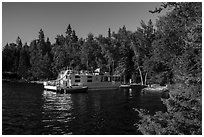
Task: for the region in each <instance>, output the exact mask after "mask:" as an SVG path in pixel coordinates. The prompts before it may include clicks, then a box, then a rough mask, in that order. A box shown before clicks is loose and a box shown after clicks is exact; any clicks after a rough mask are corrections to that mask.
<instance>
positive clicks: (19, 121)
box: [2, 82, 165, 135]
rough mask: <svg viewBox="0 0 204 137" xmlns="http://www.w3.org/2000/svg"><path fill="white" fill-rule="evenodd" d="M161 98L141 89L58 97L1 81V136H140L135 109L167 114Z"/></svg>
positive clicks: (38, 87) (40, 88)
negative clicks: (145, 92) (141, 91)
mask: <svg viewBox="0 0 204 137" xmlns="http://www.w3.org/2000/svg"><path fill="white" fill-rule="evenodd" d="M160 98H161V94H158V93H156V94H143V95H142V94H140V90H139V89H132V90H128V89H118V90H105V91H88V93H75V94H56V93H54V92H50V91H44V90H43V86H42V85H37V84H23V83H8V82H2V134H3V135H6V134H15V135H18V134H27V135H36V134H37V135H48V134H52V135H54V134H58V135H61V134H74V135H81V134H82V135H107V134H108V135H118V134H119V135H135V134H141V133H140V132H139V131H137V128H136V127H135V126H134V124H135V123H137V122H138V120H139V117H138V113H137V112H136V111H134V108H138V109H139V108H144V109H147V110H149V111H150V113H154V112H155V111H165V107H164V105H163V104H162V102H161V100H160Z"/></svg>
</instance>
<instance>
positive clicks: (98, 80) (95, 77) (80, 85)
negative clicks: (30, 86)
mask: <svg viewBox="0 0 204 137" xmlns="http://www.w3.org/2000/svg"><path fill="white" fill-rule="evenodd" d="M120 84H121V82H120V76H119V75H110V74H109V73H104V74H101V73H100V72H96V71H95V72H88V71H75V70H72V69H67V70H63V71H61V72H60V73H59V75H58V79H56V80H52V81H47V82H44V89H46V90H53V91H60V92H66V93H69V92H86V91H87V90H88V89H89V90H104V89H116V88H119V86H120Z"/></svg>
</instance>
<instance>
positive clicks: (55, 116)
mask: <svg viewBox="0 0 204 137" xmlns="http://www.w3.org/2000/svg"><path fill="white" fill-rule="evenodd" d="M42 99H43V101H44V104H43V106H42V108H43V109H42V114H43V115H42V124H43V125H44V128H45V129H47V131H48V132H49V133H50V131H51V134H72V132H71V131H69V127H68V123H69V122H70V121H71V120H73V119H74V118H75V117H74V116H72V109H73V103H72V101H71V94H56V93H54V92H51V91H46V90H44V91H43V97H42ZM62 125H64V126H62Z"/></svg>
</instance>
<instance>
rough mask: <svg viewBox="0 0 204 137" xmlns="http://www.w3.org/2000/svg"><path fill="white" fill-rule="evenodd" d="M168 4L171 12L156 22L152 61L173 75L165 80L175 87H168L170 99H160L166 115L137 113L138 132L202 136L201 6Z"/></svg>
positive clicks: (199, 4)
mask: <svg viewBox="0 0 204 137" xmlns="http://www.w3.org/2000/svg"><path fill="white" fill-rule="evenodd" d="M167 5H171V8H173V10H172V11H171V12H169V13H168V14H167V15H165V16H163V17H161V18H160V19H159V20H158V22H157V39H156V40H155V41H154V45H153V46H154V52H153V53H154V54H153V56H152V59H153V60H156V62H158V63H159V64H162V65H164V66H165V67H166V68H167V69H166V70H169V71H167V74H168V73H172V74H173V75H171V77H170V75H167V76H166V77H168V78H169V79H171V80H172V81H174V83H176V84H172V85H171V87H170V98H169V99H164V100H163V102H164V104H165V105H166V107H167V112H165V113H163V112H156V114H155V115H153V116H152V115H149V114H148V113H146V112H145V111H139V114H140V116H141V118H142V119H141V120H140V123H139V124H137V125H138V129H139V130H140V131H141V132H142V133H143V134H202V123H201V122H202V99H201V97H202V88H201V83H202V78H201V75H202V69H201V45H202V42H201V38H202V36H201V32H202V31H201V26H202V25H201V20H202V16H201V11H202V10H201V9H202V8H201V5H202V4H201V3H176V4H173V3H170V4H167ZM156 65H157V64H156ZM166 70H165V69H164V70H163V71H161V72H160V73H159V74H161V73H164V72H165V71H166Z"/></svg>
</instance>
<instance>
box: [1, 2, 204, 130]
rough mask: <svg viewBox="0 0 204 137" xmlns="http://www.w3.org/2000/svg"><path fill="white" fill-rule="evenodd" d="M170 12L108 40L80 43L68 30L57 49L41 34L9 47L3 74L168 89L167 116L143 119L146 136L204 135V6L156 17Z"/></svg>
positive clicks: (172, 8)
mask: <svg viewBox="0 0 204 137" xmlns="http://www.w3.org/2000/svg"><path fill="white" fill-rule="evenodd" d="M163 9H167V10H168V12H167V13H166V14H165V15H164V16H161V17H159V18H158V19H157V21H156V25H153V23H152V21H151V20H149V21H148V22H147V23H145V22H144V21H141V26H139V27H138V28H136V30H134V31H129V30H127V29H126V27H125V26H122V27H121V28H119V30H118V32H112V31H111V29H110V28H109V29H107V36H103V35H99V36H97V37H96V36H94V35H93V34H92V33H89V34H88V36H87V38H86V39H83V38H78V36H77V35H76V33H75V30H74V29H73V28H72V27H71V25H68V27H67V29H66V30H65V36H64V35H57V37H56V38H55V42H54V43H53V44H52V43H51V42H50V41H49V38H45V35H44V32H43V30H42V29H41V30H40V31H39V35H38V38H36V39H34V40H33V41H32V42H31V43H30V45H28V44H27V43H25V44H24V45H23V44H22V41H21V39H20V37H18V38H17V40H16V43H10V44H7V45H5V46H4V47H3V51H2V64H3V65H2V66H3V67H2V69H3V72H12V73H16V74H18V75H19V76H20V77H21V78H22V79H26V80H44V79H54V78H56V77H57V74H58V73H59V71H60V70H62V69H63V68H66V67H72V68H73V69H76V70H89V71H94V70H95V69H97V68H100V69H101V71H102V72H105V71H108V72H110V73H111V74H119V75H121V76H122V77H125V79H126V80H129V79H132V80H133V81H134V82H137V83H139V82H140V83H141V84H145V85H147V84H152V83H158V84H161V85H165V84H168V85H169V87H170V98H169V99H165V100H163V102H164V104H165V105H166V106H167V112H165V113H164V112H157V113H156V114H155V115H149V114H148V112H146V111H144V110H138V112H139V113H140V116H141V120H140V123H139V124H137V126H138V129H139V130H140V131H141V132H142V133H143V134H201V133H202V129H201V127H202V123H201V121H202V109H201V108H202V99H201V97H202V94H201V92H202V88H201V85H202V84H201V83H202V63H201V62H202V3H163V4H162V5H161V7H159V8H156V9H155V10H153V11H150V12H152V13H153V14H157V13H158V12H160V11H161V10H163Z"/></svg>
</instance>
